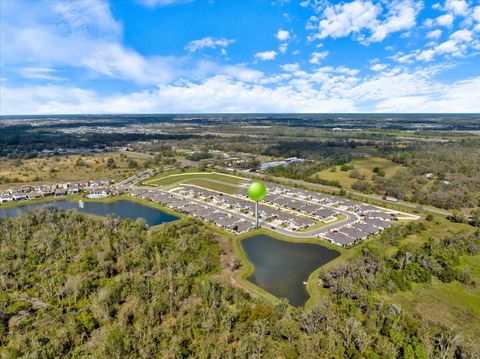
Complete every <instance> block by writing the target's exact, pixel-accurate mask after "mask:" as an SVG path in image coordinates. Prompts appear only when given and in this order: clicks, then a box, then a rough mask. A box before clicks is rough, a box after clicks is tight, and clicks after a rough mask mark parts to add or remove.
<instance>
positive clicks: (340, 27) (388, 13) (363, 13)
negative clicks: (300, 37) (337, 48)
mask: <svg viewBox="0 0 480 359" xmlns="http://www.w3.org/2000/svg"><path fill="white" fill-rule="evenodd" d="M317 6H318V4H317ZM384 6H385V7H383V6H382V5H381V3H376V4H374V3H373V2H372V1H370V0H354V1H351V2H347V3H340V4H336V5H327V6H326V7H325V8H323V7H317V10H318V9H319V8H322V10H321V16H320V17H317V16H312V17H311V18H310V21H309V23H308V24H307V28H308V29H310V30H314V31H315V34H314V36H313V38H317V39H324V38H327V37H333V38H338V37H346V36H350V35H353V36H354V38H355V39H357V40H359V41H360V42H362V43H364V44H368V43H370V42H380V41H383V40H384V39H385V38H386V37H387V36H388V35H389V34H391V33H394V32H399V31H403V30H409V29H411V28H413V27H414V26H415V24H416V17H417V14H418V12H419V11H420V10H421V8H422V6H423V5H422V2H421V1H413V0H395V1H391V2H386V3H385V4H384Z"/></svg>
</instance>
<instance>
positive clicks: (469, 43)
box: [393, 30, 480, 63]
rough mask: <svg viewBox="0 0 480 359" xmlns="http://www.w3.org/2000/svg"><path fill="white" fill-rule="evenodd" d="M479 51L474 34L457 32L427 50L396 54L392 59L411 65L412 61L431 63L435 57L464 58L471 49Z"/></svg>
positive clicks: (478, 44)
mask: <svg viewBox="0 0 480 359" xmlns="http://www.w3.org/2000/svg"><path fill="white" fill-rule="evenodd" d="M472 48H473V49H479V48H480V41H479V40H478V39H474V32H473V31H470V30H457V31H455V32H453V33H452V34H450V36H449V38H448V40H446V41H444V42H441V43H439V44H437V45H434V46H432V47H430V48H427V49H423V50H421V49H418V50H415V51H413V52H411V53H409V54H403V53H398V54H396V55H395V56H393V58H394V59H395V60H396V61H398V62H400V63H411V62H413V61H414V60H418V61H432V60H433V59H434V58H435V57H437V56H442V55H444V56H452V57H460V56H465V55H466V54H467V53H468V52H469V50H471V49H472Z"/></svg>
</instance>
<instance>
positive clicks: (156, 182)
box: [143, 172, 244, 186]
mask: <svg viewBox="0 0 480 359" xmlns="http://www.w3.org/2000/svg"><path fill="white" fill-rule="evenodd" d="M190 180H208V181H210V182H213V181H218V182H220V183H226V184H231V185H239V184H240V183H242V182H243V181H244V179H243V178H241V177H237V176H232V175H227V174H222V173H217V172H190V173H188V172H187V173H178V174H168V175H164V174H162V175H160V176H155V177H153V178H152V179H149V180H147V181H144V182H143V184H145V185H150V186H168V185H171V184H174V183H182V182H184V181H190Z"/></svg>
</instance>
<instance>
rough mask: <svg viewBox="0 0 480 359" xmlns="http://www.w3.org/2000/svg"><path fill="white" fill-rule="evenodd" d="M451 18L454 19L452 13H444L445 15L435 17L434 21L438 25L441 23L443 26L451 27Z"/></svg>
mask: <svg viewBox="0 0 480 359" xmlns="http://www.w3.org/2000/svg"><path fill="white" fill-rule="evenodd" d="M453 19H454V17H453V15H451V14H445V15H441V16H439V17H437V18H436V19H435V23H436V24H438V25H441V26H445V27H452V25H453Z"/></svg>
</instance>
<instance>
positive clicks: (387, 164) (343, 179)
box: [312, 157, 402, 189]
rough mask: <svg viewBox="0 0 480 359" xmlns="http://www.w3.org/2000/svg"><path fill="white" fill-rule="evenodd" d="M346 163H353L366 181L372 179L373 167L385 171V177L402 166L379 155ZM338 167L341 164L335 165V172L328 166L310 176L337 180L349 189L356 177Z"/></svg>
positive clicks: (349, 171)
mask: <svg viewBox="0 0 480 359" xmlns="http://www.w3.org/2000/svg"><path fill="white" fill-rule="evenodd" d="M348 164H349V165H353V167H354V169H353V170H358V171H359V172H360V173H361V174H363V175H365V180H366V181H368V182H371V181H372V176H373V169H374V168H375V167H378V168H380V169H382V170H383V171H384V172H385V177H386V178H389V177H391V176H393V175H394V174H395V172H397V171H398V170H399V169H401V168H402V166H401V165H399V164H397V163H395V162H392V161H390V160H388V159H385V158H381V157H363V158H357V159H354V160H353V161H351V162H350V163H348ZM340 167H341V166H335V168H336V172H332V171H331V169H330V168H328V169H325V170H323V171H320V172H317V173H315V174H313V175H312V177H317V176H318V178H321V179H323V180H328V181H338V182H340V184H341V185H342V186H343V187H345V188H348V189H351V188H352V184H353V183H355V182H356V181H358V179H356V178H350V177H349V175H350V173H352V171H353V170H348V171H341V170H340Z"/></svg>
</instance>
